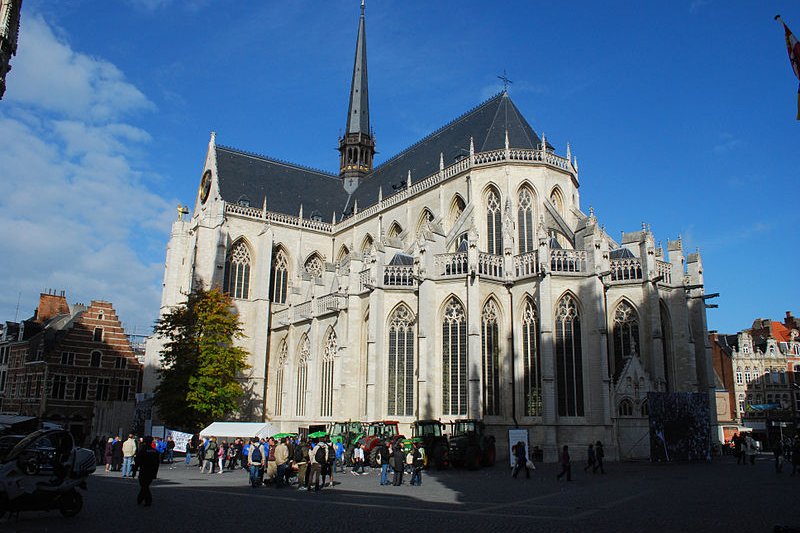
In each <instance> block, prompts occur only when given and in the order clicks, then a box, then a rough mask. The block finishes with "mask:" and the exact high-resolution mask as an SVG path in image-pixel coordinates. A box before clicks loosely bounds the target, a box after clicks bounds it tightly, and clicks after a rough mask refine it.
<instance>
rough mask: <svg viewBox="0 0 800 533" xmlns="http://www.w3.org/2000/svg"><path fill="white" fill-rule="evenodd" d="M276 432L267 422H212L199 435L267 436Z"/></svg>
mask: <svg viewBox="0 0 800 533" xmlns="http://www.w3.org/2000/svg"><path fill="white" fill-rule="evenodd" d="M275 433H277V431H276V430H275V426H273V425H272V424H270V423H269V422H212V423H211V425H210V426H208V427H207V428H205V429H204V430H203V431H201V432H200V436H201V437H243V438H245V437H269V436H270V435H274V434H275Z"/></svg>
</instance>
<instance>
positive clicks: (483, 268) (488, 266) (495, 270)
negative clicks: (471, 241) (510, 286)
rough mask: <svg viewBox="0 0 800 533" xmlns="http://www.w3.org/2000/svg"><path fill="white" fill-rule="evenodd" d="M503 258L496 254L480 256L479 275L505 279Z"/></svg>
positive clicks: (482, 254) (480, 254)
mask: <svg viewBox="0 0 800 533" xmlns="http://www.w3.org/2000/svg"><path fill="white" fill-rule="evenodd" d="M503 267H504V264H503V256H502V255H494V254H485V253H479V254H478V274H480V275H481V276H483V277H486V278H490V279H499V280H502V279H503V276H504V274H503Z"/></svg>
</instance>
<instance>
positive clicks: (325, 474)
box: [322, 439, 336, 487]
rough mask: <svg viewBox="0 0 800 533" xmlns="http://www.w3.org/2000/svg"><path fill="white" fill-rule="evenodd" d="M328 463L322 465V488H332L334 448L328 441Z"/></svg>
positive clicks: (334, 462)
mask: <svg viewBox="0 0 800 533" xmlns="http://www.w3.org/2000/svg"><path fill="white" fill-rule="evenodd" d="M327 444H328V461H327V462H326V463H325V464H324V465H322V486H323V487H333V472H334V470H336V448H335V447H334V445H333V443H332V442H331V441H330V439H328V443H327Z"/></svg>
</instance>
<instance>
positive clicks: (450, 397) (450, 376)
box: [442, 298, 467, 415]
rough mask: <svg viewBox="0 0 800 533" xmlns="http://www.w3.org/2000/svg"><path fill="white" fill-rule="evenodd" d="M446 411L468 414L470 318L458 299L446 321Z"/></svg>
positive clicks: (449, 306)
mask: <svg viewBox="0 0 800 533" xmlns="http://www.w3.org/2000/svg"><path fill="white" fill-rule="evenodd" d="M442 413H443V414H445V415H465V414H467V319H466V315H465V314H464V307H463V306H462V305H461V302H459V301H458V300H457V299H455V298H451V299H450V301H449V302H448V303H447V305H446V306H445V310H444V317H443V320H442Z"/></svg>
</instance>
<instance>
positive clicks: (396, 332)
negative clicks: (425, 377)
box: [388, 305, 414, 416]
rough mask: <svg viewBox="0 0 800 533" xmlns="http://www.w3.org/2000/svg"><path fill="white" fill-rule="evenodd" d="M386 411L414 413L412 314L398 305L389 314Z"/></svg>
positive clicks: (407, 414)
mask: <svg viewBox="0 0 800 533" xmlns="http://www.w3.org/2000/svg"><path fill="white" fill-rule="evenodd" d="M388 392H389V398H388V400H389V401H388V413H389V414H390V415H394V416H414V317H413V315H412V314H411V311H410V310H409V309H408V307H406V306H404V305H401V306H400V307H398V308H397V309H395V311H394V313H392V315H391V316H390V317H389V380H388Z"/></svg>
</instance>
